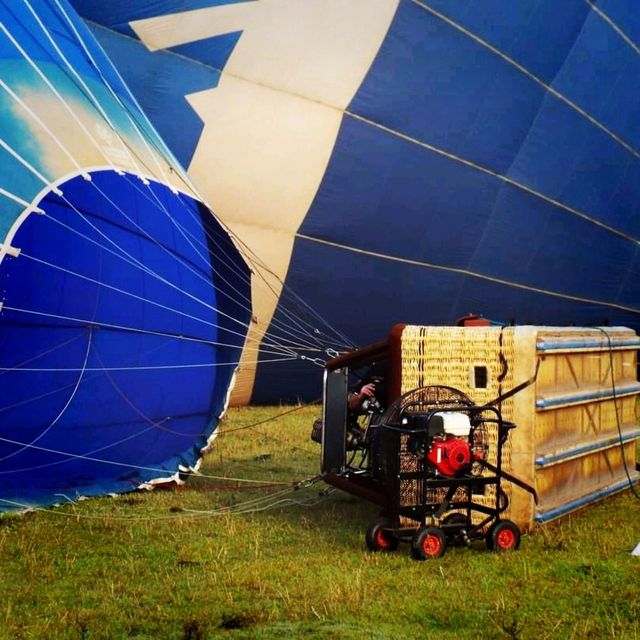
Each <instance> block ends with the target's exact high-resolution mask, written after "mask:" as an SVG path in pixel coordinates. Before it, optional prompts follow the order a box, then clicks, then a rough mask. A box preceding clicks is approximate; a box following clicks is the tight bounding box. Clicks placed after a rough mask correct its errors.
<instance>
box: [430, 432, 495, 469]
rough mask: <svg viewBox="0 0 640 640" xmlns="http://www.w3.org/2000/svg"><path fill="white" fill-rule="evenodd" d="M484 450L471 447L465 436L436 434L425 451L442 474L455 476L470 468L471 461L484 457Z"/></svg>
mask: <svg viewBox="0 0 640 640" xmlns="http://www.w3.org/2000/svg"><path fill="white" fill-rule="evenodd" d="M484 457H485V456H484V451H483V450H482V449H480V448H475V447H474V449H472V448H471V445H470V444H469V442H468V440H467V439H466V438H458V437H456V436H436V437H434V438H433V441H432V442H431V447H430V448H429V451H428V452H427V460H429V462H431V464H432V465H433V466H434V467H435V469H436V470H437V471H438V473H440V474H442V475H443V476H449V477H455V476H460V475H463V474H465V473H469V472H470V471H471V470H472V466H473V463H474V462H475V461H477V460H482V459H484Z"/></svg>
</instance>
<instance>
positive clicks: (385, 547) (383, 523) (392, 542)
mask: <svg viewBox="0 0 640 640" xmlns="http://www.w3.org/2000/svg"><path fill="white" fill-rule="evenodd" d="M391 529H392V524H391V521H390V520H387V519H386V518H381V519H379V520H374V521H373V522H372V523H371V524H370V525H369V528H368V529H367V533H366V535H365V540H366V542H367V547H368V549H369V550H370V551H395V550H396V549H397V548H398V544H399V540H398V538H397V537H396V536H394V535H393V533H392V531H391Z"/></svg>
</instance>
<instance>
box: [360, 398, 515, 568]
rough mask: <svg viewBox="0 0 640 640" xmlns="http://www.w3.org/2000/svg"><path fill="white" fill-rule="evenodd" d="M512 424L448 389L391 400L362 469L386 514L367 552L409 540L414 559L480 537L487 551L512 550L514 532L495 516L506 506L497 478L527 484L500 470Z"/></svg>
mask: <svg viewBox="0 0 640 640" xmlns="http://www.w3.org/2000/svg"><path fill="white" fill-rule="evenodd" d="M514 427H515V425H514V424H513V423H510V422H506V421H504V420H503V419H502V415H501V412H500V410H499V409H498V408H497V407H494V406H477V405H475V404H474V403H473V402H472V401H471V400H470V399H469V398H468V397H467V396H465V395H464V394H463V393H461V392H460V391H458V390H456V389H453V388H451V387H445V386H431V387H424V388H420V389H415V390H414V391H411V392H409V393H408V394H406V395H404V396H402V397H401V398H399V399H398V400H397V401H396V402H394V403H393V404H392V405H391V407H389V409H388V410H387V411H386V412H385V413H384V414H383V415H382V417H381V418H380V419H379V420H378V421H377V422H376V423H375V424H372V425H371V426H370V427H369V430H368V434H367V442H366V444H365V448H366V449H368V456H371V458H370V462H369V463H368V465H367V472H368V473H370V474H371V476H372V478H373V479H374V480H376V481H377V482H379V483H380V486H381V487H383V488H384V494H385V498H386V504H385V505H384V507H383V513H384V515H383V516H382V517H380V518H378V519H376V520H375V521H374V522H372V523H371V525H370V526H369V528H368V529H367V533H366V542H367V546H368V547H369V549H371V550H372V551H383V550H388V551H391V550H394V549H396V548H397V547H398V544H399V542H400V541H401V540H407V541H410V542H411V552H412V555H413V557H414V558H416V559H418V560H425V559H428V558H437V557H440V556H442V555H443V554H444V552H445V550H446V549H447V546H448V545H450V544H466V545H470V544H471V543H472V542H473V541H474V540H478V539H483V540H485V541H486V545H487V547H488V548H489V549H490V550H492V551H507V550H514V549H517V548H518V546H519V544H520V529H519V528H518V526H517V525H516V524H515V523H514V522H512V521H510V520H507V519H501V517H500V516H501V514H502V513H503V512H504V511H505V510H506V508H507V506H508V498H507V494H506V493H505V492H504V491H503V489H502V487H501V482H502V480H503V478H505V477H508V479H509V480H510V481H512V482H514V481H515V482H516V483H517V484H520V486H525V485H524V484H523V483H520V482H519V481H518V480H517V479H516V478H514V477H513V476H511V475H510V474H507V473H505V472H504V471H503V469H502V447H503V445H504V444H505V442H506V441H507V438H508V437H509V431H510V430H511V429H513V428H514ZM492 446H493V447H494V448H495V451H492V450H491V448H492ZM525 488H526V487H525Z"/></svg>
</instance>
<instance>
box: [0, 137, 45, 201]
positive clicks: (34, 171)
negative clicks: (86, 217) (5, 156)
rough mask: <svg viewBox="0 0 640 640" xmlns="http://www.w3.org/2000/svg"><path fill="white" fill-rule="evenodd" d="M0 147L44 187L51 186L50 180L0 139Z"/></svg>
mask: <svg viewBox="0 0 640 640" xmlns="http://www.w3.org/2000/svg"><path fill="white" fill-rule="evenodd" d="M0 147H2V148H3V149H4V150H5V151H6V152H7V153H9V154H10V155H12V156H13V157H14V158H15V159H16V160H17V161H18V162H19V163H20V164H21V165H22V166H23V167H25V168H26V169H28V170H29V171H30V172H31V173H32V174H33V175H34V176H36V178H38V180H40V182H42V183H43V184H44V185H46V186H49V185H50V184H51V180H49V179H48V178H46V177H45V176H43V175H42V174H41V173H40V172H39V171H38V170H37V169H36V168H35V167H34V166H33V165H32V164H31V163H29V162H28V161H27V160H26V159H25V158H23V157H22V156H21V155H20V154H19V153H18V152H17V151H16V150H15V149H13V148H12V147H11V146H10V145H8V144H7V143H6V142H5V141H4V140H3V139H2V138H0ZM27 206H28V205H27Z"/></svg>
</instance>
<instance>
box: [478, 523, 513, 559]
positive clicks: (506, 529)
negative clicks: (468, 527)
mask: <svg viewBox="0 0 640 640" xmlns="http://www.w3.org/2000/svg"><path fill="white" fill-rule="evenodd" d="M486 542H487V549H489V551H496V552H501V551H515V550H516V549H517V548H518V547H519V546H520V529H519V528H518V525H517V524H516V523H515V522H511V520H496V522H494V523H493V524H492V525H491V527H489V531H487V537H486Z"/></svg>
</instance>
